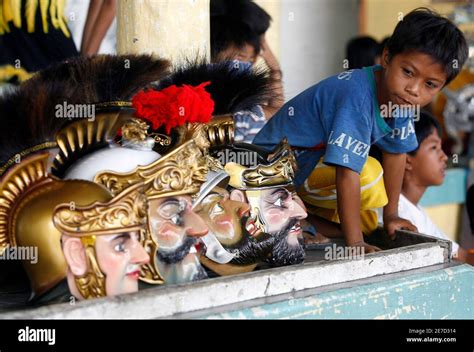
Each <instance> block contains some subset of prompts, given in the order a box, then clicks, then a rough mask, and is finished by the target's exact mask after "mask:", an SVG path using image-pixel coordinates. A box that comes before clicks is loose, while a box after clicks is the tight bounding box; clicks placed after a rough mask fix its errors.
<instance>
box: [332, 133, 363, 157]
mask: <svg viewBox="0 0 474 352" xmlns="http://www.w3.org/2000/svg"><path fill="white" fill-rule="evenodd" d="M327 144H328V145H331V144H332V145H337V146H338V147H341V148H344V149H346V150H348V151H350V152H351V153H353V154H355V155H357V156H360V157H362V158H366V157H367V156H368V155H369V150H370V145H369V144H367V143H364V142H361V141H359V140H358V139H356V138H354V137H352V136H349V135H348V134H346V133H340V134H339V135H338V136H337V137H336V136H334V131H331V133H329V138H328V143H327ZM347 159H348V158H347Z"/></svg>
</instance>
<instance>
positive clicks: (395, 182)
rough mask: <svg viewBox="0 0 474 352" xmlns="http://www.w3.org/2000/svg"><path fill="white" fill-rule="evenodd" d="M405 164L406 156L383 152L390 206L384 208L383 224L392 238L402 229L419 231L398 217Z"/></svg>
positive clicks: (384, 176)
mask: <svg viewBox="0 0 474 352" xmlns="http://www.w3.org/2000/svg"><path fill="white" fill-rule="evenodd" d="M405 163H406V154H404V153H403V154H392V153H387V152H383V160H382V167H383V179H384V183H385V190H386V191H387V197H388V204H387V205H386V206H385V207H384V208H383V223H384V227H385V230H386V231H387V233H388V235H389V236H390V237H392V238H393V237H395V231H396V230H399V229H401V228H404V229H407V230H409V231H415V232H417V231H418V229H417V228H416V226H414V225H413V224H412V223H411V222H410V221H408V220H405V219H402V218H400V217H399V216H398V201H399V198H400V192H401V190H402V183H403V174H404V172H405Z"/></svg>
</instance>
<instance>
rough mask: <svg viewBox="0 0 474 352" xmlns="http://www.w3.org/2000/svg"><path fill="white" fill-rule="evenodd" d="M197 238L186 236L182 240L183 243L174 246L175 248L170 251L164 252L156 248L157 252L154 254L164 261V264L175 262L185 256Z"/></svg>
mask: <svg viewBox="0 0 474 352" xmlns="http://www.w3.org/2000/svg"><path fill="white" fill-rule="evenodd" d="M196 242H197V240H196V239H195V238H193V237H186V239H185V240H184V243H183V244H182V245H181V246H179V247H178V248H176V250H173V251H170V252H165V251H161V250H160V249H159V248H158V252H157V254H156V256H157V257H158V260H159V261H161V262H163V263H165V264H176V263H179V262H180V261H182V260H183V259H184V257H186V256H187V255H188V253H189V250H190V249H191V247H192V246H194V245H195V244H196Z"/></svg>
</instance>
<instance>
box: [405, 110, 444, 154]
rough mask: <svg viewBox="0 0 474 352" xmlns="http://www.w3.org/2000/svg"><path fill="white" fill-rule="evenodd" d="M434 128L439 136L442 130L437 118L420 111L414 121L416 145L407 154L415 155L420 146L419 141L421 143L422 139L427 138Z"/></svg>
mask: <svg viewBox="0 0 474 352" xmlns="http://www.w3.org/2000/svg"><path fill="white" fill-rule="evenodd" d="M434 130H435V131H437V132H438V135H439V136H440V137H441V135H442V130H441V125H440V124H439V122H438V120H436V119H435V118H434V117H433V116H432V115H431V114H429V113H428V112H426V111H421V112H420V117H419V119H418V121H415V133H416V140H417V141H418V147H417V148H416V149H415V150H413V151H411V152H409V153H408V154H409V155H411V156H415V155H416V152H417V151H418V149H419V148H420V145H421V143H423V141H424V140H425V139H426V138H428V136H429V135H430V134H431V133H433V131H434Z"/></svg>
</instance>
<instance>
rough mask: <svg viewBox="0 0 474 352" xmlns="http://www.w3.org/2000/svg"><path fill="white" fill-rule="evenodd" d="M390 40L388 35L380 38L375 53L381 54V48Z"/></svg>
mask: <svg viewBox="0 0 474 352" xmlns="http://www.w3.org/2000/svg"><path fill="white" fill-rule="evenodd" d="M389 40H390V37H385V38H383V39H382V41H381V42H380V43H379V48H378V50H377V55H378V56H382V54H383V49H385V47H386V46H387V43H388V41H389Z"/></svg>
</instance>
